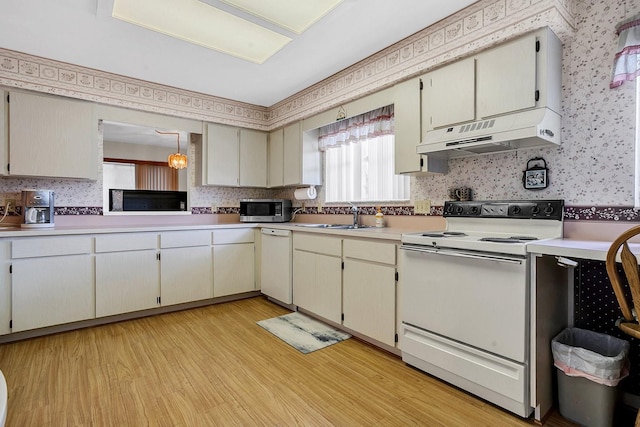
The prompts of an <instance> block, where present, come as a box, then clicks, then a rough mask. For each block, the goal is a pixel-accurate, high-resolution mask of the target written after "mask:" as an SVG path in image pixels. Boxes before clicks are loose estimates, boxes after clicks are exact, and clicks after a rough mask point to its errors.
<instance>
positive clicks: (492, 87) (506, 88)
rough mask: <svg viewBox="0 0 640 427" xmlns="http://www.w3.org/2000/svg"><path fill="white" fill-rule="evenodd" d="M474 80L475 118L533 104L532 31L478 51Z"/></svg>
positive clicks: (533, 50) (515, 109)
mask: <svg viewBox="0 0 640 427" xmlns="http://www.w3.org/2000/svg"><path fill="white" fill-rule="evenodd" d="M476 84H477V88H478V90H477V94H476V96H477V108H478V111H477V113H478V114H477V115H478V117H477V118H478V120H480V119H483V118H486V117H492V116H496V115H499V114H503V113H508V112H511V111H517V110H523V109H527V108H533V107H535V105H536V99H535V92H536V37H535V34H531V35H529V36H526V37H522V38H519V39H517V40H514V41H511V42H508V43H506V44H504V45H501V46H498V47H496V48H493V49H489V50H487V51H485V52H482V53H480V54H479V55H478V56H477V58H476Z"/></svg>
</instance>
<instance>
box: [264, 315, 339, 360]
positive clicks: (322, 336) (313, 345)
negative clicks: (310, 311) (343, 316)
mask: <svg viewBox="0 0 640 427" xmlns="http://www.w3.org/2000/svg"><path fill="white" fill-rule="evenodd" d="M257 323H258V325H260V326H262V327H263V328H264V329H266V330H267V331H269V332H271V333H272V334H273V335H275V336H277V337H278V338H280V339H281V340H282V341H284V342H286V343H287V344H289V345H290V346H292V347H293V348H295V349H297V350H299V351H300V352H302V353H305V354H307V353H311V352H312V351H316V350H319V349H321V348H325V347H328V346H330V345H332V344H336V343H339V342H340V341H344V340H346V339H348V338H351V335H349V334H347V333H346V332H342V331H339V330H337V329H335V328H333V327H331V326H329V325H327V324H325V323H322V322H320V321H319V320H316V319H313V318H311V317H309V316H306V315H304V314H302V313H300V312H297V311H296V312H293V313H290V314H285V315H283V316H278V317H273V318H271V319H266V320H261V321H259V322H257Z"/></svg>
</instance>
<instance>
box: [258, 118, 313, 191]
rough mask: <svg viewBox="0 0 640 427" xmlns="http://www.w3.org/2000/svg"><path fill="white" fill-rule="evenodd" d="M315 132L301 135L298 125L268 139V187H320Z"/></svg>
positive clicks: (295, 124) (300, 128) (274, 133)
mask: <svg viewBox="0 0 640 427" xmlns="http://www.w3.org/2000/svg"><path fill="white" fill-rule="evenodd" d="M321 169H322V168H321V155H320V151H318V143H317V132H316V133H315V134H314V133H313V132H311V133H310V134H306V133H303V132H302V125H301V122H295V123H291V124H290V125H288V126H285V127H284V128H282V129H278V130H275V131H273V132H271V134H270V135H269V183H268V184H269V187H282V186H295V185H321V184H322V170H321Z"/></svg>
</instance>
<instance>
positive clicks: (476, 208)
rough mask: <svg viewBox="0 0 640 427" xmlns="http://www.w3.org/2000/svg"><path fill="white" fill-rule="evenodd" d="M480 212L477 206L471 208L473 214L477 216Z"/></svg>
mask: <svg viewBox="0 0 640 427" xmlns="http://www.w3.org/2000/svg"><path fill="white" fill-rule="evenodd" d="M478 212H480V210H479V209H478V207H477V206H471V213H472V214H474V215H477V214H478Z"/></svg>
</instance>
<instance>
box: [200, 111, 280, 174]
mask: <svg viewBox="0 0 640 427" xmlns="http://www.w3.org/2000/svg"><path fill="white" fill-rule="evenodd" d="M202 148H203V149H202V172H203V173H202V184H203V185H219V186H225V187H239V186H241V187H266V186H267V134H266V133H264V132H260V131H255V130H251V129H240V128H236V127H233V126H226V125H219V124H216V123H207V135H206V138H205V139H204V141H203V147H202Z"/></svg>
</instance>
